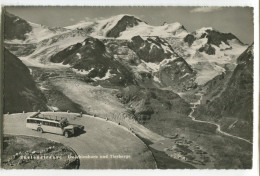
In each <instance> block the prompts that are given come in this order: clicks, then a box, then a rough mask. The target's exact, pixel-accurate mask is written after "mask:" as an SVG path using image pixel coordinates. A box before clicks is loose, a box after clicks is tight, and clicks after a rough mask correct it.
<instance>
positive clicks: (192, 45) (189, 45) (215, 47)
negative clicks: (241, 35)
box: [166, 28, 248, 84]
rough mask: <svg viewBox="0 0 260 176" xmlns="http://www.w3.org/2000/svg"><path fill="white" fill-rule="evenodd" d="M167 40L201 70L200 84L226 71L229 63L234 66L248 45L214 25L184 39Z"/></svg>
mask: <svg viewBox="0 0 260 176" xmlns="http://www.w3.org/2000/svg"><path fill="white" fill-rule="evenodd" d="M166 40H167V41H168V42H169V43H170V44H171V46H172V48H173V49H174V50H175V52H176V53H178V54H179V55H180V56H182V57H183V58H184V59H185V60H186V61H187V62H188V63H189V64H190V65H191V66H192V68H193V69H194V70H196V71H197V73H198V74H197V78H196V82H197V83H198V84H204V83H206V82H207V81H209V80H211V79H212V78H214V77H215V76H217V75H220V74H222V73H223V72H225V68H224V67H225V65H226V66H228V67H230V69H231V70H232V69H234V68H235V65H236V59H237V57H238V56H239V55H240V54H241V53H242V52H243V51H244V50H245V49H246V48H247V47H248V46H247V45H245V44H243V43H242V42H241V41H240V40H239V39H238V38H237V37H236V36H234V35H233V34H231V33H221V32H219V31H217V30H215V29H213V28H201V29H199V30H196V31H194V32H191V33H189V34H188V35H186V36H185V37H184V38H183V39H176V38H174V37H169V38H166Z"/></svg>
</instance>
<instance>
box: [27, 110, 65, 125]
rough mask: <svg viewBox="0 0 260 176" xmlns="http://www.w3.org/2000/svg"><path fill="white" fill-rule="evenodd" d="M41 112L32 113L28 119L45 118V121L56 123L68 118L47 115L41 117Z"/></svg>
mask: <svg viewBox="0 0 260 176" xmlns="http://www.w3.org/2000/svg"><path fill="white" fill-rule="evenodd" d="M40 114H41V113H40V112H36V113H34V114H32V115H31V116H29V117H27V118H26V119H34V120H43V121H47V122H56V123H62V122H64V121H66V120H67V118H64V117H61V118H60V119H57V118H56V119H54V118H48V117H47V116H46V117H39V116H38V115H40Z"/></svg>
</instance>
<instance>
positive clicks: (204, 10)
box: [190, 7, 222, 13]
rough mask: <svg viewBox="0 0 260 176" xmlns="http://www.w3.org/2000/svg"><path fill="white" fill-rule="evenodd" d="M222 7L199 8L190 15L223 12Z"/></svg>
mask: <svg viewBox="0 0 260 176" xmlns="http://www.w3.org/2000/svg"><path fill="white" fill-rule="evenodd" d="M221 9H222V7H197V8H194V9H192V10H191V11H190V13H209V12H214V11H219V10H221Z"/></svg>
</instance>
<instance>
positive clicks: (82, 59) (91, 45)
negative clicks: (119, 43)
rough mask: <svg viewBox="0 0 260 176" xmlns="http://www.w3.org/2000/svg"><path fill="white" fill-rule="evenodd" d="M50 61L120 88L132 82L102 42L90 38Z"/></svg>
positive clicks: (52, 57)
mask: <svg viewBox="0 0 260 176" xmlns="http://www.w3.org/2000/svg"><path fill="white" fill-rule="evenodd" d="M50 61H51V62H54V63H63V64H64V65H67V64H68V65H70V67H71V68H72V69H74V71H76V72H78V73H79V74H82V75H83V76H85V77H88V78H89V79H92V80H95V81H109V82H111V83H113V84H116V85H121V86H125V85H127V84H131V83H132V82H133V77H132V74H131V72H129V71H128V69H126V67H125V66H124V65H122V64H121V63H120V62H118V61H117V60H115V59H114V58H113V56H112V55H110V54H109V53H108V52H107V51H106V47H105V45H104V44H103V42H102V41H100V40H98V39H95V38H92V37H89V38H87V39H85V40H84V41H83V42H82V43H77V44H75V45H72V46H70V47H68V48H66V49H64V50H62V51H60V52H58V53H57V54H54V55H52V56H51V58H50Z"/></svg>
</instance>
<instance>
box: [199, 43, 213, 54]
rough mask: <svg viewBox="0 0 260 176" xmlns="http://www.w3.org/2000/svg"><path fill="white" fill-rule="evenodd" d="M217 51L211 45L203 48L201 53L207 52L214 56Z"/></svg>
mask: <svg viewBox="0 0 260 176" xmlns="http://www.w3.org/2000/svg"><path fill="white" fill-rule="evenodd" d="M215 51H216V49H215V48H214V47H212V46H211V45H210V44H206V45H205V46H202V47H201V48H200V49H199V52H205V53H207V54H208V55H214V54H215Z"/></svg>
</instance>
